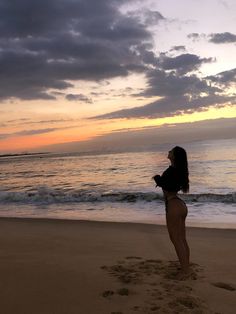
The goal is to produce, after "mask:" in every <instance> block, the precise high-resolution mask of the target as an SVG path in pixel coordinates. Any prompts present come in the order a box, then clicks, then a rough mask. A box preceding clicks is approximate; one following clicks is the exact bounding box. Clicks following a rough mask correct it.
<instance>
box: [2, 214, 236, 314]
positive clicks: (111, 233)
mask: <svg viewBox="0 0 236 314" xmlns="http://www.w3.org/2000/svg"><path fill="white" fill-rule="evenodd" d="M187 231H188V239H189V244H190V247H191V253H192V256H191V260H192V262H193V263H194V264H192V270H193V272H192V276H191V277H190V278H189V279H188V280H185V281H180V280H177V279H176V273H177V271H178V266H179V265H178V263H176V256H175V252H174V249H173V247H172V245H171V243H170V240H169V238H168V234H167V231H166V228H165V227H164V226H157V225H148V224H134V223H111V222H88V221H66V220H47V219H14V218H1V219H0V255H1V258H0V273H1V280H0V296H1V303H0V312H1V313H4V314H16V313H17V314H32V313H34V314H53V313H55V314H112V313H113V314H118V313H119V314H121V313H122V314H132V313H138V314H144V313H196V314H197V313H223V314H230V313H232V314H233V313H235V308H236V290H235V289H236V267H235V265H236V252H235V247H236V230H223V229H204V228H188V230H187Z"/></svg>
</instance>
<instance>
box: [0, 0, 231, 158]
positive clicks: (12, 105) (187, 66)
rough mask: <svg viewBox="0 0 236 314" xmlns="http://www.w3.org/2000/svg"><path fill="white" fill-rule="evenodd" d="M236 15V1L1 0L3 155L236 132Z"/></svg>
mask: <svg viewBox="0 0 236 314" xmlns="http://www.w3.org/2000/svg"><path fill="white" fill-rule="evenodd" d="M235 12H236V2H235V1H234V0H229V1H227V0H179V1H174V0H156V1H148V0H146V1H139V0H138V1H132V0H130V1H128V0H125V1H123V0H99V1H98V0H50V1H49V0H41V1H33V0H21V1H19V0H11V1H9V0H0V69H1V71H0V104H1V106H0V153H6V152H23V151H35V150H45V149H46V150H47V151H50V150H53V147H55V146H54V144H60V145H61V144H63V143H71V144H66V145H64V146H63V145H61V146H57V147H61V150H65V149H66V147H70V150H73V148H74V150H76V148H77V145H79V143H78V142H81V141H83V142H84V141H86V143H88V141H89V140H90V139H91V140H92V141H94V140H96V139H100V138H101V137H102V138H103V139H105V138H107V139H109V141H112V138H113V137H114V138H117V134H120V135H122V134H123V135H124V134H126V135H127V134H129V135H131V137H132V134H134V133H135V132H136V133H135V134H138V133H137V132H138V131H142V132H143V130H150V129H152V130H153V128H154V130H155V128H156V130H159V129H161V132H162V133H163V134H164V135H165V141H167V140H168V134H169V133H168V132H167V133H166V134H165V130H167V129H168V128H170V126H173V127H174V126H176V125H177V124H181V125H182V126H189V125H194V127H195V129H196V131H197V130H198V128H201V127H203V124H201V123H200V122H198V121H202V120H209V119H210V120H213V119H215V124H214V121H213V122H212V121H210V124H209V125H212V127H214V128H215V129H217V128H220V127H222V121H223V122H224V124H225V123H226V125H227V121H230V123H229V124H230V125H231V126H232V121H233V122H235V121H236V120H234V119H232V118H236V106H235V105H236V14H235ZM221 118H229V120H225V119H224V120H222V119H221ZM204 125H206V122H205V124H204ZM235 125H236V124H235ZM181 129H182V132H183V133H184V132H185V133H186V131H184V129H183V128H182V127H181ZM208 130H210V127H209V128H208V129H205V131H204V132H205V133H204V134H206V135H207V132H208ZM134 131H135V132H134ZM209 132H210V131H209ZM225 132H226V133H227V130H226V131H225ZM140 134H141V133H140ZM209 134H210V133H209ZM217 134H218V133H217ZM153 136H155V133H153ZM169 136H171V135H169ZM234 136H235V135H234ZM227 137H229V134H228V135H227ZM232 137H233V135H232ZM121 138H122V137H121ZM189 139H190V140H191V138H189ZM48 145H49V146H48ZM68 145H69V146H68Z"/></svg>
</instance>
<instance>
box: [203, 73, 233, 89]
mask: <svg viewBox="0 0 236 314" xmlns="http://www.w3.org/2000/svg"><path fill="white" fill-rule="evenodd" d="M207 79H210V80H211V81H212V82H215V83H219V84H220V85H221V86H222V87H229V86H231V85H233V84H234V85H235V84H236V68H235V69H231V70H228V71H223V72H220V73H218V74H216V75H211V76H208V77H207Z"/></svg>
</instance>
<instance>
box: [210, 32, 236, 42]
mask: <svg viewBox="0 0 236 314" xmlns="http://www.w3.org/2000/svg"><path fill="white" fill-rule="evenodd" d="M209 41H210V42H212V43H214V44H227V43H236V35H235V34H232V33H229V32H225V33H213V34H210V35H209Z"/></svg>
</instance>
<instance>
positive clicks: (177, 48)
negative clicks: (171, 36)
mask: <svg viewBox="0 0 236 314" xmlns="http://www.w3.org/2000/svg"><path fill="white" fill-rule="evenodd" d="M170 51H186V48H185V46H182V45H180V46H173V47H172V48H171V49H170Z"/></svg>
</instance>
